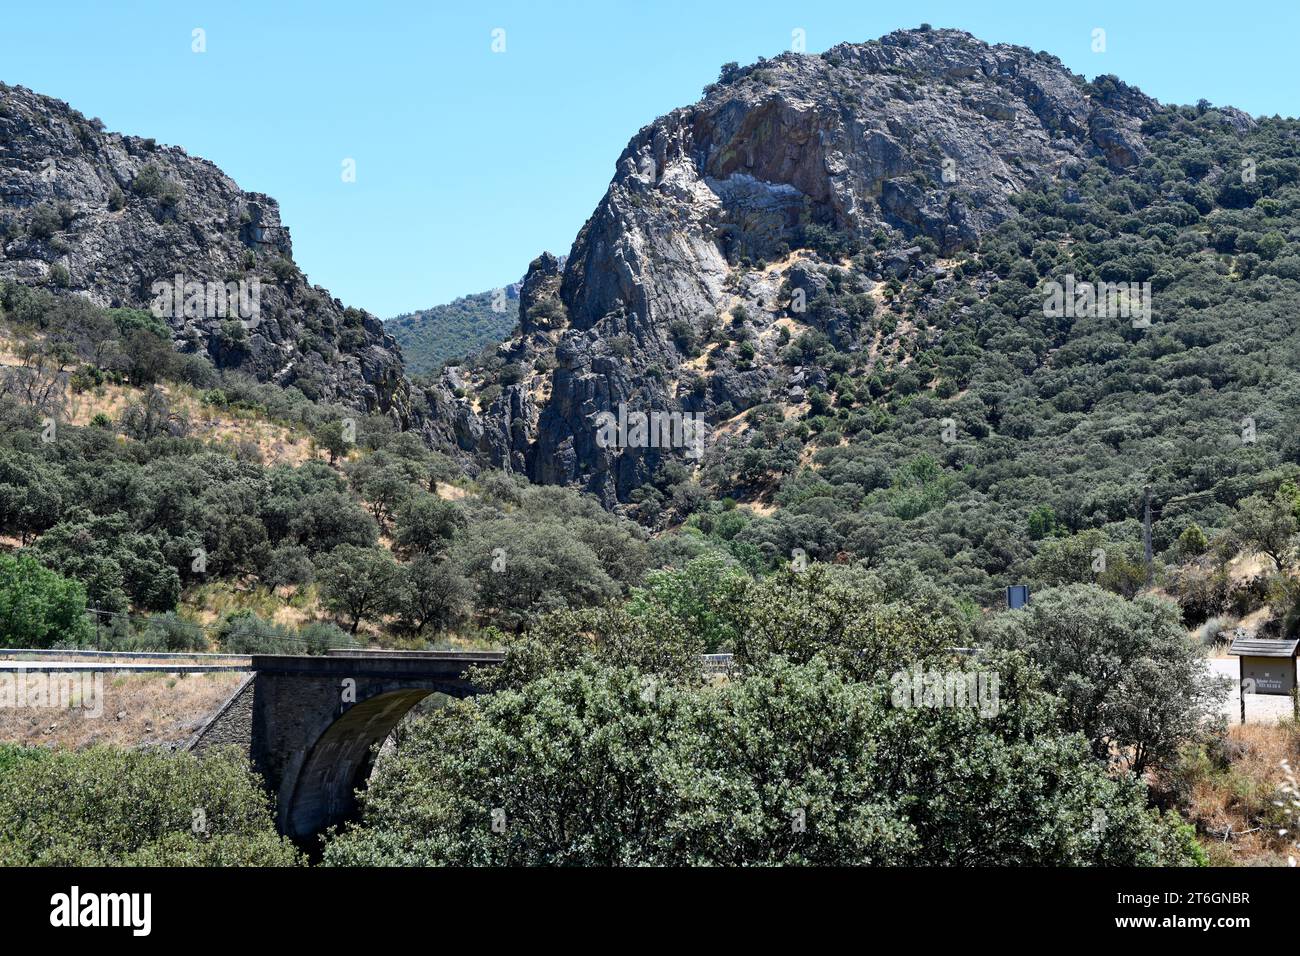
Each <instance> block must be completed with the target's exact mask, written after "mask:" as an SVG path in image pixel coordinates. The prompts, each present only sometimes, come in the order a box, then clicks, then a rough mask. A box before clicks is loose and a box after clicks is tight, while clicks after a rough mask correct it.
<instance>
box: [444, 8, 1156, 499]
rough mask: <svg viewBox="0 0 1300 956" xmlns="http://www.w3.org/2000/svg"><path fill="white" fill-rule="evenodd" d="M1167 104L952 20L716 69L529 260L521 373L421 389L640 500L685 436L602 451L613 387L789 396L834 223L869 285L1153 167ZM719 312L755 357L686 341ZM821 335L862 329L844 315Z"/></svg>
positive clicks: (631, 392) (752, 397) (489, 431)
mask: <svg viewBox="0 0 1300 956" xmlns="http://www.w3.org/2000/svg"><path fill="white" fill-rule="evenodd" d="M1156 105H1157V104H1155V102H1154V101H1153V100H1150V99H1149V98H1148V97H1146V96H1144V95H1143V94H1141V93H1140V92H1138V91H1136V90H1133V89H1130V88H1128V87H1125V86H1124V85H1123V84H1121V83H1119V82H1118V81H1114V80H1113V79H1110V78H1107V79H1106V80H1105V81H1104V82H1099V83H1097V84H1094V85H1088V84H1086V83H1085V82H1084V81H1083V79H1082V78H1081V77H1077V76H1075V75H1073V74H1071V73H1070V72H1069V71H1068V70H1066V69H1065V68H1064V67H1063V66H1062V64H1061V63H1060V61H1058V60H1057V59H1056V58H1054V57H1051V56H1048V55H1046V54H1042V53H1033V52H1031V51H1030V50H1028V49H1025V48H1021V47H1010V46H989V45H987V44H985V43H982V42H980V41H978V40H976V39H975V38H973V37H971V36H970V35H968V34H965V33H961V32H958V31H949V30H941V31H929V30H927V31H904V32H899V33H895V34H891V35H889V36H887V37H885V38H883V39H882V40H880V41H878V42H871V43H865V44H843V45H840V46H837V47H835V48H833V49H831V50H829V51H827V52H826V53H824V54H821V55H805V54H793V53H791V54H785V55H782V56H780V57H778V58H776V59H774V60H766V61H760V62H759V63H757V64H755V65H754V66H751V67H747V68H743V69H739V68H735V67H734V66H733V67H728V68H724V71H723V76H722V78H721V80H720V81H719V83H717V84H714V85H712V86H710V87H709V88H708V89H707V90H706V91H705V96H704V98H703V99H702V100H701V101H700V102H698V103H696V104H695V105H694V106H690V107H686V108H684V109H679V110H675V111H673V112H672V113H669V114H668V115H667V116H664V117H661V118H660V119H658V120H656V121H655V122H654V123H652V124H650V125H649V126H647V127H645V128H644V129H642V130H641V131H640V132H638V133H637V134H636V135H635V136H634V137H633V138H632V140H631V142H630V143H629V144H628V146H627V148H626V149H625V150H624V151H623V154H622V155H621V156H620V157H619V159H618V162H617V164H616V169H615V174H614V178H613V181H612V182H611V183H610V186H609V189H608V191H607V192H606V194H605V197H604V198H603V199H602V200H601V202H600V205H599V206H598V207H597V208H596V211H595V212H594V213H593V214H592V216H591V218H590V219H589V220H588V221H587V223H586V224H585V225H584V226H583V228H582V230H581V232H580V233H579V234H578V236H577V238H576V240H575V241H574V244H573V247H572V250H571V252H570V255H569V257H568V260H567V263H566V265H565V266H564V268H563V270H562V271H561V270H560V268H559V263H558V262H557V261H556V260H555V259H554V257H550V256H543V257H541V258H539V259H538V260H537V261H535V262H534V263H533V265H532V267H531V269H530V271H529V274H528V277H527V278H526V280H525V282H524V287H523V290H522V293H521V310H520V311H521V329H520V333H519V335H518V336H516V337H515V338H514V339H512V340H511V341H509V342H507V343H504V344H503V345H502V346H501V348H500V350H499V359H500V362H499V363H498V364H499V368H504V369H506V370H508V371H507V374H506V375H504V376H502V377H500V378H494V376H495V375H496V374H497V371H498V369H486V370H484V369H478V370H462V371H453V372H451V373H449V379H444V382H443V383H442V385H441V386H439V387H438V388H435V389H432V390H431V391H430V392H429V393H428V394H427V398H428V400H429V402H430V407H431V410H432V414H431V421H430V423H429V424H428V425H427V431H428V433H429V435H430V437H431V439H432V440H434V441H436V442H443V443H447V444H451V445H454V446H456V447H458V448H459V449H461V450H462V451H463V452H465V453H468V454H469V455H471V456H472V457H473V458H474V459H475V460H477V461H479V462H483V463H488V464H492V465H496V466H505V467H509V468H512V469H515V470H518V471H521V472H525V473H526V474H528V475H529V477H530V478H532V479H533V480H536V481H541V482H549V483H573V484H578V485H581V486H583V487H585V488H587V489H588V490H590V491H593V492H595V493H596V494H598V495H599V496H601V497H602V499H603V500H604V501H605V502H606V503H607V504H609V505H613V504H615V503H616V502H618V501H626V500H628V496H629V495H630V494H631V492H632V491H633V490H634V489H636V488H637V487H639V486H641V485H642V484H644V483H645V482H646V481H647V480H648V479H649V478H650V477H651V476H652V475H653V474H654V473H655V471H656V469H658V468H659V467H661V466H662V464H663V463H664V462H665V460H667V459H669V458H673V457H675V456H676V455H677V452H675V451H673V450H665V449H660V448H609V447H602V446H601V444H600V443H598V442H597V440H596V438H597V429H596V427H595V424H594V423H595V421H596V416H597V415H598V414H599V413H600V412H602V411H612V410H616V409H617V408H618V406H619V405H620V404H623V405H625V406H626V407H627V408H629V409H638V410H643V411H646V412H650V411H653V410H664V411H689V412H701V413H703V414H704V415H705V418H706V420H707V421H708V423H709V426H710V428H712V429H717V428H723V429H725V428H726V427H727V426H728V422H729V420H730V419H732V418H733V417H734V416H736V415H737V414H739V413H740V412H743V411H744V410H745V409H747V408H750V407H752V406H754V405H756V404H759V403H762V402H767V401H773V400H781V399H782V398H784V397H786V396H787V389H788V387H789V384H790V383H789V382H787V376H786V375H785V374H784V372H781V371H779V370H778V366H779V363H778V362H777V361H775V349H776V347H777V344H776V341H774V340H775V339H776V336H775V335H774V334H773V333H774V332H776V331H777V330H778V327H779V326H781V325H784V326H785V327H786V328H787V330H788V329H789V328H790V327H791V325H793V326H794V328H795V330H796V331H797V330H798V329H799V328H802V327H804V326H805V325H807V324H808V321H809V320H808V316H807V315H805V314H802V312H801V311H800V310H799V309H798V308H796V307H793V300H792V292H793V290H801V292H802V293H805V294H806V297H807V298H811V297H813V296H815V295H816V293H817V292H818V291H819V290H820V289H822V288H823V287H824V286H825V284H826V282H827V275H828V270H829V269H831V268H832V267H833V266H834V265H840V264H847V257H846V255H845V254H843V253H839V252H836V251H835V247H834V245H833V244H831V245H830V246H829V247H828V245H827V243H826V241H825V240H826V238H827V237H832V238H847V239H857V240H859V241H868V240H869V241H871V242H872V243H873V254H872V258H871V261H870V262H869V263H868V264H867V265H866V266H864V267H862V268H863V270H864V271H863V274H864V278H866V279H868V280H869V281H875V282H879V281H882V280H884V279H887V278H889V277H891V276H893V277H900V278H901V277H905V276H906V275H907V274H908V273H909V271H910V270H913V269H914V268H916V264H917V262H918V260H919V255H918V254H919V253H920V252H921V251H922V250H923V249H924V250H926V251H928V252H929V253H931V254H937V255H939V256H945V255H951V254H952V253H954V252H956V251H958V250H960V249H962V248H963V247H967V246H969V245H971V244H972V243H974V242H975V241H976V240H978V238H979V237H980V236H981V235H982V234H983V233H985V232H986V231H988V230H989V229H991V228H993V227H995V226H996V225H997V224H998V223H1000V222H1002V221H1003V220H1005V219H1006V218H1008V217H1010V216H1013V215H1015V210H1014V206H1013V204H1012V201H1011V200H1012V197H1013V196H1014V195H1015V194H1016V193H1017V192H1019V191H1021V190H1023V189H1024V188H1026V187H1027V186H1029V185H1030V184H1032V183H1034V182H1036V181H1038V180H1040V179H1043V178H1047V179H1055V178H1059V177H1071V176H1077V175H1078V174H1079V173H1080V172H1081V171H1082V170H1083V169H1084V168H1085V167H1086V165H1087V163H1088V162H1090V161H1092V160H1094V159H1096V158H1102V159H1104V161H1105V162H1107V163H1109V164H1110V165H1111V166H1113V167H1124V166H1128V165H1132V164H1135V163H1137V162H1140V160H1141V159H1142V157H1143V156H1144V155H1145V153H1146V150H1145V147H1144V146H1143V143H1142V137H1141V135H1140V133H1139V127H1140V125H1141V123H1142V121H1143V119H1144V118H1146V117H1148V116H1149V115H1150V114H1151V112H1152V110H1153V108H1154V107H1156ZM841 259H843V260H844V261H843V262H841V261H840V260H841ZM728 323H729V324H730V325H731V326H732V327H734V328H735V329H737V334H738V336H739V337H740V338H741V339H742V340H745V341H747V342H749V343H750V345H749V349H752V354H750V355H748V357H746V358H743V359H740V360H736V359H734V358H733V357H728V356H727V355H724V354H722V350H716V349H715V350H713V352H711V353H709V354H701V353H700V351H699V349H698V346H697V345H696V344H693V343H698V342H699V341H701V340H705V341H707V340H708V339H709V337H710V334H711V333H712V332H713V331H714V330H716V328H717V327H718V325H719V324H724V325H725V324H728ZM818 330H819V331H821V332H824V333H827V334H830V335H832V336H835V335H837V334H850V333H846V332H845V331H844V330H843V329H840V328H837V327H836V325H835V317H834V316H830V317H829V318H825V317H824V320H823V321H821V324H820V325H819V326H818ZM747 351H748V350H747ZM809 374H811V375H814V376H815V375H816V374H817V373H816V370H810V371H809ZM467 384H468V386H469V387H468V388H467V387H466V386H467ZM497 386H499V388H498V387H497ZM476 392H477V396H478V397H477V398H476Z"/></svg>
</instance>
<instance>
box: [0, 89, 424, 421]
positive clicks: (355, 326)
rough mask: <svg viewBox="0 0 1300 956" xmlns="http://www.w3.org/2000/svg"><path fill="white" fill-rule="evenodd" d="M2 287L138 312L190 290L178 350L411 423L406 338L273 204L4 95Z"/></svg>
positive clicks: (31, 100)
mask: <svg viewBox="0 0 1300 956" xmlns="http://www.w3.org/2000/svg"><path fill="white" fill-rule="evenodd" d="M177 277H180V283H177ZM0 278H5V279H11V280H17V281H20V282H23V283H28V284H32V285H44V286H47V287H49V288H50V289H51V290H52V291H55V292H60V291H62V292H64V293H67V294H80V295H84V296H86V297H88V298H89V299H91V300H92V301H94V302H95V303H96V304H98V305H101V306H107V307H127V308H137V309H147V308H150V307H151V306H153V305H155V303H156V302H157V301H158V294H159V291H158V290H159V288H160V287H159V286H158V285H157V284H158V283H164V284H167V286H166V287H167V290H168V291H169V292H170V291H171V289H172V287H173V286H177V285H179V286H180V287H181V289H182V295H180V296H171V297H170V300H171V301H172V302H173V303H174V304H175V306H176V307H175V308H171V309H166V308H164V309H162V311H163V312H164V313H165V316H164V317H165V319H166V321H167V322H168V324H169V326H170V329H171V332H172V336H173V340H174V343H175V345H176V347H177V348H178V349H180V350H182V351H188V352H201V353H205V354H207V355H208V356H209V357H210V358H211V359H212V361H213V362H214V364H216V365H217V366H218V367H220V368H234V369H240V370H242V371H245V372H248V373H250V374H252V375H254V376H256V377H257V378H258V379H260V380H263V381H271V382H276V383H278V384H281V385H285V386H289V385H293V386H296V387H298V388H299V389H301V390H302V391H303V392H304V393H306V394H307V395H308V397H310V398H313V399H319V400H323V401H330V402H338V403H340V404H344V405H348V406H351V407H354V408H358V409H362V410H366V411H374V412H383V413H387V414H390V415H392V416H393V417H394V418H395V419H396V420H398V421H399V422H401V423H403V424H407V423H409V421H410V415H411V409H410V396H409V387H408V385H407V383H406V379H405V377H404V375H403V371H402V361H401V355H400V352H399V350H398V348H397V345H396V343H395V341H394V340H393V338H392V337H391V336H389V335H388V334H386V333H385V332H384V329H383V324H382V323H381V322H380V320H379V319H378V318H376V317H375V316H373V315H370V314H369V313H367V312H364V311H362V310H360V309H355V308H345V307H344V306H343V305H342V303H340V302H339V301H338V300H337V299H335V298H333V297H331V296H330V295H329V293H328V292H327V291H326V290H324V289H322V288H320V287H318V286H312V285H310V284H309V283H308V282H307V280H306V277H305V276H304V275H303V274H302V272H301V270H300V269H298V267H297V266H296V265H295V264H294V261H293V247H292V244H291V242H290V237H289V230H288V228H287V227H286V226H284V225H283V224H282V223H281V222H280V211H279V206H278V205H277V204H276V202H275V200H274V199H272V198H270V197H269V196H265V195H263V194H261V193H250V192H245V191H243V190H242V189H240V188H239V186H238V185H236V184H235V182H234V181H233V180H231V178H230V177H229V176H227V175H225V173H223V172H222V171H221V170H220V169H218V168H217V167H216V166H215V165H213V164H212V163H210V162H208V161H207V160H203V159H199V158H196V157H193V156H190V155H188V154H187V153H186V152H185V150H183V149H181V148H179V147H174V146H160V145H158V144H157V143H156V142H154V141H153V140H152V139H142V138H140V137H136V136H123V135H120V134H117V133H111V132H106V131H105V130H104V128H103V124H102V123H101V122H100V121H98V120H95V119H87V118H86V117H85V116H84V115H82V114H81V113H79V112H77V111H76V110H74V109H72V108H71V107H69V106H68V104H66V103H63V102H60V101H58V100H55V99H51V98H49V97H46V96H41V95H38V94H36V93H33V92H31V91H30V90H27V89H24V88H23V87H15V86H5V85H3V84H0ZM241 283H242V285H241ZM188 284H197V285H188ZM209 284H211V288H213V289H215V288H216V287H218V286H220V287H222V289H223V290H224V289H226V288H227V287H228V288H229V289H230V290H231V292H234V291H235V290H236V289H239V290H242V291H243V293H244V298H243V299H242V300H241V301H242V303H243V306H244V308H240V307H239V306H238V305H236V304H235V300H236V297H235V296H233V295H232V296H231V297H229V298H227V299H226V300H224V301H221V300H220V299H217V300H216V301H213V300H214V298H215V297H214V296H212V295H211V294H210V293H208V292H207V290H208V289H209ZM197 287H201V288H202V289H203V290H204V293H203V294H202V296H201V297H195V296H194V295H193V290H194V289H195V288H197ZM254 304H255V307H253V306H254Z"/></svg>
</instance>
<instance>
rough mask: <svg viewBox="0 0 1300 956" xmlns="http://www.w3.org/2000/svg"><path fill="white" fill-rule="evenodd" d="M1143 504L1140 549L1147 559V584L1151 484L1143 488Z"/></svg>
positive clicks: (1148, 580)
mask: <svg viewBox="0 0 1300 956" xmlns="http://www.w3.org/2000/svg"><path fill="white" fill-rule="evenodd" d="M1143 497H1144V498H1145V501H1146V503H1145V505H1144V506H1143V509H1142V550H1143V552H1144V553H1145V554H1146V559H1147V584H1150V583H1151V486H1150V485H1147V486H1146V487H1145V488H1144V489H1143Z"/></svg>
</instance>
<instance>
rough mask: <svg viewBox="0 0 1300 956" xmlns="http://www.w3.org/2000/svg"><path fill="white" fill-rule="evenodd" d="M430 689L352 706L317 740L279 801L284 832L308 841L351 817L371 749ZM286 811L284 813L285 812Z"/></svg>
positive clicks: (395, 692)
mask: <svg viewBox="0 0 1300 956" xmlns="http://www.w3.org/2000/svg"><path fill="white" fill-rule="evenodd" d="M434 694H441V692H439V691H437V690H436V689H431V688H416V687H412V688H403V689H400V690H393V691H388V692H385V693H381V694H376V695H375V696H373V697H370V698H368V699H366V700H363V701H359V702H358V703H356V704H353V705H352V706H351V707H349V708H348V709H347V710H346V711H344V712H343V713H342V714H341V715H340V716H339V717H338V718H337V719H335V720H334V721H333V722H332V723H330V725H329V726H328V727H326V728H325V731H324V732H323V733H322V734H321V735H320V737H319V738H317V740H316V742H315V744H314V745H313V746H312V747H311V750H310V751H309V752H308V754H307V755H306V757H305V759H304V760H303V763H302V768H301V769H300V770H299V771H298V773H297V774H296V775H295V781H294V785H293V791H292V793H291V794H289V795H288V801H287V804H286V803H282V811H281V812H282V813H283V814H284V818H283V823H282V829H283V830H284V832H286V833H287V834H288V835H290V836H293V837H307V836H311V835H312V834H314V833H318V832H320V831H321V830H324V829H325V828H326V827H328V826H331V825H333V824H336V823H340V822H342V821H344V820H346V819H348V818H349V817H352V816H353V815H354V814H355V813H356V810H357V802H356V790H357V789H358V788H359V787H361V786H363V785H364V784H365V782H366V781H367V780H368V779H369V777H370V771H371V769H372V768H373V765H374V748H375V745H376V744H379V743H381V742H383V741H384V740H385V739H386V738H387V737H388V735H389V734H391V733H392V732H393V730H394V729H395V728H396V727H397V725H398V723H400V722H401V720H402V718H403V717H405V716H406V715H407V714H408V713H409V712H410V711H411V709H412V708H413V707H415V705H416V704H418V703H419V702H420V701H422V700H424V699H425V698H426V697H429V696H431V695H434ZM285 807H287V809H283V808H285Z"/></svg>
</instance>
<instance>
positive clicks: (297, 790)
mask: <svg viewBox="0 0 1300 956" xmlns="http://www.w3.org/2000/svg"><path fill="white" fill-rule="evenodd" d="M503 658H504V654H502V653H500V652H491V651H488V652H433V651H429V652H426V651H351V650H348V651H332V652H330V654H329V655H328V656H325V657H298V656H288V655H254V656H253V658H252V673H251V674H250V675H249V676H248V677H247V678H245V679H244V681H243V683H241V684H240V685H239V687H238V688H237V689H236V690H235V692H234V693H233V694H232V695H231V696H230V698H229V699H228V700H227V701H226V702H225V703H224V704H223V705H222V706H221V707H220V708H219V709H218V710H217V712H216V713H215V714H213V715H212V717H211V718H209V719H208V721H207V723H205V724H204V725H203V727H202V728H200V730H199V731H198V732H197V733H196V734H195V735H194V736H193V737H192V738H191V739H190V740H189V742H188V743H187V744H186V749H187V750H190V751H192V752H195V753H202V752H203V751H205V750H208V749H210V748H213V747H218V746H226V745H231V744H233V745H236V746H238V747H240V748H241V749H243V750H244V751H245V752H246V753H247V754H248V755H249V758H250V759H251V760H252V763H253V766H254V767H255V768H256V769H257V770H258V771H260V772H261V774H262V776H263V777H264V778H265V779H266V783H267V786H268V788H269V789H270V790H271V793H272V794H273V795H274V797H275V801H276V826H277V828H278V829H279V830H280V832H281V833H284V834H286V835H288V836H291V837H297V838H301V837H306V836H310V835H311V834H313V833H318V832H320V831H321V830H324V829H325V828H326V827H328V826H330V825H332V824H335V823H338V822H340V821H342V820H344V819H346V818H347V817H348V816H349V815H350V814H351V813H352V812H353V811H354V810H355V807H356V798H355V791H356V789H357V787H359V786H361V785H362V784H363V783H364V782H365V780H366V778H367V777H368V776H369V773H370V768H371V763H372V750H373V746H374V744H376V743H379V742H380V741H382V740H384V738H386V737H387V736H388V734H389V733H390V732H391V731H392V729H393V728H394V727H395V726H396V725H397V722H398V721H399V720H401V719H402V717H403V716H405V715H406V713H407V712H408V711H409V710H410V709H411V708H412V707H413V706H414V705H415V704H416V703H417V702H418V701H420V700H422V699H423V698H425V697H427V696H429V695H430V694H433V693H439V692H440V693H443V694H447V695H449V696H451V697H467V696H469V695H471V694H476V693H479V691H480V688H478V687H475V686H474V684H473V683H472V682H471V681H470V680H469V679H468V678H467V676H466V670H467V669H468V668H470V667H472V666H476V665H494V664H499V663H500V662H501V660H502V659H503Z"/></svg>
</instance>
